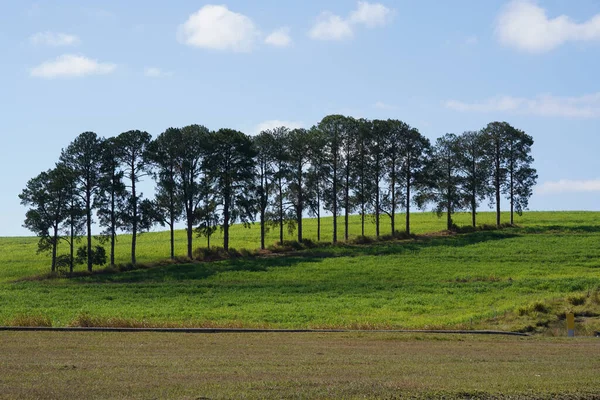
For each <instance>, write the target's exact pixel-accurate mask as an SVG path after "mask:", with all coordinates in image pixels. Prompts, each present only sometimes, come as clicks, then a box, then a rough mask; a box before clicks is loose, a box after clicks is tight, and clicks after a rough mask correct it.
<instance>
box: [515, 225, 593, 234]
mask: <svg viewBox="0 0 600 400" xmlns="http://www.w3.org/2000/svg"><path fill="white" fill-rule="evenodd" d="M518 232H520V233H527V234H536V233H538V234H540V233H542V234H549V233H599V232H600V225H566V226H565V225H535V226H527V227H523V228H518Z"/></svg>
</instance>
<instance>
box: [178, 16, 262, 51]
mask: <svg viewBox="0 0 600 400" xmlns="http://www.w3.org/2000/svg"><path fill="white" fill-rule="evenodd" d="M259 36H260V32H259V30H258V28H257V27H256V26H255V25H254V22H252V20H251V19H250V18H248V17H247V16H245V15H243V14H238V13H235V12H232V11H229V9H228V8H227V7H226V6H218V5H206V6H204V7H202V8H201V9H200V10H198V11H197V12H195V13H194V14H192V15H190V16H189V18H188V19H187V21H186V22H185V23H183V24H182V25H180V26H179V29H178V32H177V37H178V39H179V41H180V42H181V43H185V44H187V45H189V46H195V47H201V48H206V49H213V50H230V51H235V52H250V51H252V49H253V48H254V45H255V42H256V40H257V38H258V37H259Z"/></svg>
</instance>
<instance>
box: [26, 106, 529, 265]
mask: <svg viewBox="0 0 600 400" xmlns="http://www.w3.org/2000/svg"><path fill="white" fill-rule="evenodd" d="M532 145H533V139H532V137H531V136H529V135H527V134H526V133H525V132H523V131H521V130H519V129H516V128H514V127H512V126H511V125H509V124H508V123H506V122H492V123H490V124H488V126H487V127H485V128H484V129H482V130H480V131H471V132H464V133H462V134H460V135H455V134H446V135H444V136H442V137H441V138H439V139H437V141H436V142H435V143H434V144H433V145H432V144H431V143H430V141H429V140H428V139H427V138H426V137H424V136H423V135H422V134H421V133H419V131H418V130H417V129H416V128H413V127H411V126H409V125H408V124H406V123H404V122H402V121H399V120H372V121H371V120H366V119H355V118H351V117H345V116H341V115H330V116H327V117H325V118H324V119H323V120H322V121H321V122H319V123H318V125H316V126H314V127H312V128H311V129H293V130H290V129H288V128H285V127H280V128H276V129H273V130H267V131H264V132H261V133H260V134H258V135H256V136H253V137H251V136H248V135H245V134H244V133H242V132H239V131H235V130H231V129H219V130H218V131H210V130H208V129H207V128H206V127H204V126H201V125H190V126H186V127H184V128H169V129H167V130H166V131H165V132H163V133H161V134H160V135H158V136H157V137H156V138H154V139H152V137H151V135H150V134H149V133H147V132H142V131H137V130H133V131H128V132H124V133H122V134H120V135H118V136H116V137H111V138H107V139H104V138H101V137H99V136H98V135H97V134H95V133H93V132H84V133H82V134H80V135H79V136H78V137H77V138H76V139H75V140H74V141H73V142H72V143H71V144H70V145H69V146H68V147H67V148H65V149H63V150H62V152H61V155H60V158H59V161H58V162H57V163H56V166H55V167H54V168H53V169H50V170H48V171H45V172H42V173H41V174H39V175H38V176H36V177H35V178H33V179H31V180H30V181H29V182H28V183H27V186H26V188H25V189H24V190H23V192H22V193H21V194H20V196H19V197H20V199H21V203H22V204H23V205H26V206H29V207H30V208H29V210H28V211H27V214H26V219H25V224H24V226H25V227H27V228H28V229H30V230H31V231H33V232H34V233H35V234H36V235H38V236H39V237H40V241H39V246H38V249H39V251H49V252H51V254H52V271H55V270H56V269H57V268H58V267H59V266H65V267H69V268H70V271H71V272H72V271H73V265H74V264H75V263H85V264H87V269H88V270H89V271H91V270H92V267H93V265H99V264H104V263H106V262H107V260H106V258H107V256H106V253H105V250H104V248H103V247H102V246H96V247H95V248H92V224H93V223H94V222H97V223H98V225H99V226H100V227H102V229H103V231H102V234H101V238H102V240H104V241H105V242H106V243H109V246H110V252H109V260H108V261H109V262H110V263H111V264H114V260H115V258H114V257H115V238H116V235H117V233H118V232H129V233H131V234H132V243H131V262H132V264H135V263H136V238H137V235H138V234H139V233H141V232H143V231H147V230H149V229H150V228H151V227H152V226H153V225H154V224H157V223H158V224H160V225H162V226H168V227H169V229H170V233H171V254H170V256H171V258H174V257H175V252H174V234H173V232H174V228H175V224H176V223H177V222H179V221H183V222H185V226H186V230H187V257H189V258H192V255H193V239H194V236H195V235H196V236H204V237H206V238H207V239H208V245H209V247H210V238H211V236H212V235H213V234H214V233H215V232H216V231H217V230H219V229H220V230H221V231H222V232H223V247H224V249H225V250H228V248H229V227H230V226H231V225H232V224H234V223H242V224H244V225H245V226H247V227H249V226H250V224H252V223H254V222H255V221H258V223H259V224H260V233H261V234H260V236H261V248H265V234H266V232H267V230H268V229H272V228H274V229H277V230H278V231H279V240H280V242H283V239H284V230H286V229H287V230H288V231H289V232H294V231H295V232H296V233H297V240H298V241H299V242H302V240H303V229H302V222H303V217H304V216H305V215H310V216H312V217H315V218H316V220H317V236H318V237H317V239H318V240H319V241H320V240H321V216H322V212H323V211H326V212H328V213H330V214H332V215H333V227H334V229H333V238H332V241H333V242H334V243H335V242H337V241H338V236H337V226H338V218H340V217H343V224H344V238H343V239H344V240H346V241H347V240H348V236H349V233H348V219H349V215H350V214H352V213H359V214H360V216H361V225H362V230H361V233H362V235H363V236H364V233H365V222H366V221H367V219H372V221H373V222H374V223H375V230H376V235H377V236H379V235H380V234H381V232H380V220H381V218H382V217H387V218H389V219H390V222H391V234H392V235H394V234H397V233H398V230H397V221H396V214H397V213H398V212H399V211H400V210H402V211H404V213H405V216H406V220H405V225H404V230H405V231H406V233H407V234H410V228H411V227H410V211H411V206H413V205H414V206H417V207H419V208H421V209H423V208H425V207H426V206H427V205H428V204H431V205H433V207H434V210H435V211H437V213H438V215H440V216H441V215H443V214H444V213H445V214H446V215H447V227H448V229H453V228H454V224H453V222H452V214H453V213H454V212H456V211H459V210H469V211H470V212H471V214H472V224H473V226H474V227H475V226H476V224H477V221H476V214H477V208H478V207H479V205H480V204H481V202H483V201H485V200H489V204H490V205H495V206H496V212H497V224H498V225H500V203H501V198H502V197H503V196H504V197H505V198H506V199H508V201H509V203H510V211H511V212H510V223H511V224H512V223H513V213H515V212H516V213H518V214H520V213H521V212H522V211H523V210H524V209H526V208H527V203H528V199H529V197H530V196H531V194H532V188H533V186H534V185H535V183H536V179H537V175H536V170H535V169H533V168H532V163H533V158H532V156H531V147H532ZM145 176H150V177H152V178H153V179H154V180H155V182H156V191H155V194H154V198H153V199H148V198H145V197H144V196H143V194H142V193H141V192H140V190H139V185H138V183H139V182H140V180H141V179H142V178H143V177H145ZM82 236H84V237H85V238H86V240H87V242H86V245H84V246H82V247H80V248H79V249H77V251H76V250H75V243H76V242H77V241H78V240H79V239H80V238H81V237H82ZM60 241H65V242H66V243H68V245H69V249H70V252H69V254H65V255H60V256H59V255H57V247H58V244H59V242H60Z"/></svg>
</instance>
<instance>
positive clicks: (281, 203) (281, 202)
mask: <svg viewBox="0 0 600 400" xmlns="http://www.w3.org/2000/svg"><path fill="white" fill-rule="evenodd" d="M279 244H280V245H283V187H282V182H281V177H280V178H279Z"/></svg>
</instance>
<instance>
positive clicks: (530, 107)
mask: <svg viewBox="0 0 600 400" xmlns="http://www.w3.org/2000/svg"><path fill="white" fill-rule="evenodd" d="M445 106H446V108H449V109H452V110H456V111H462V112H482V113H491V112H508V113H514V114H523V115H536V116H542V117H567V118H600V92H597V93H593V94H587V95H583V96H579V97H561V96H553V95H549V94H545V95H540V96H537V97H535V98H531V99H528V98H524V97H512V96H500V97H493V98H491V99H487V100H485V101H482V102H477V103H465V102H462V101H458V100H449V101H447V102H446V103H445Z"/></svg>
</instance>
